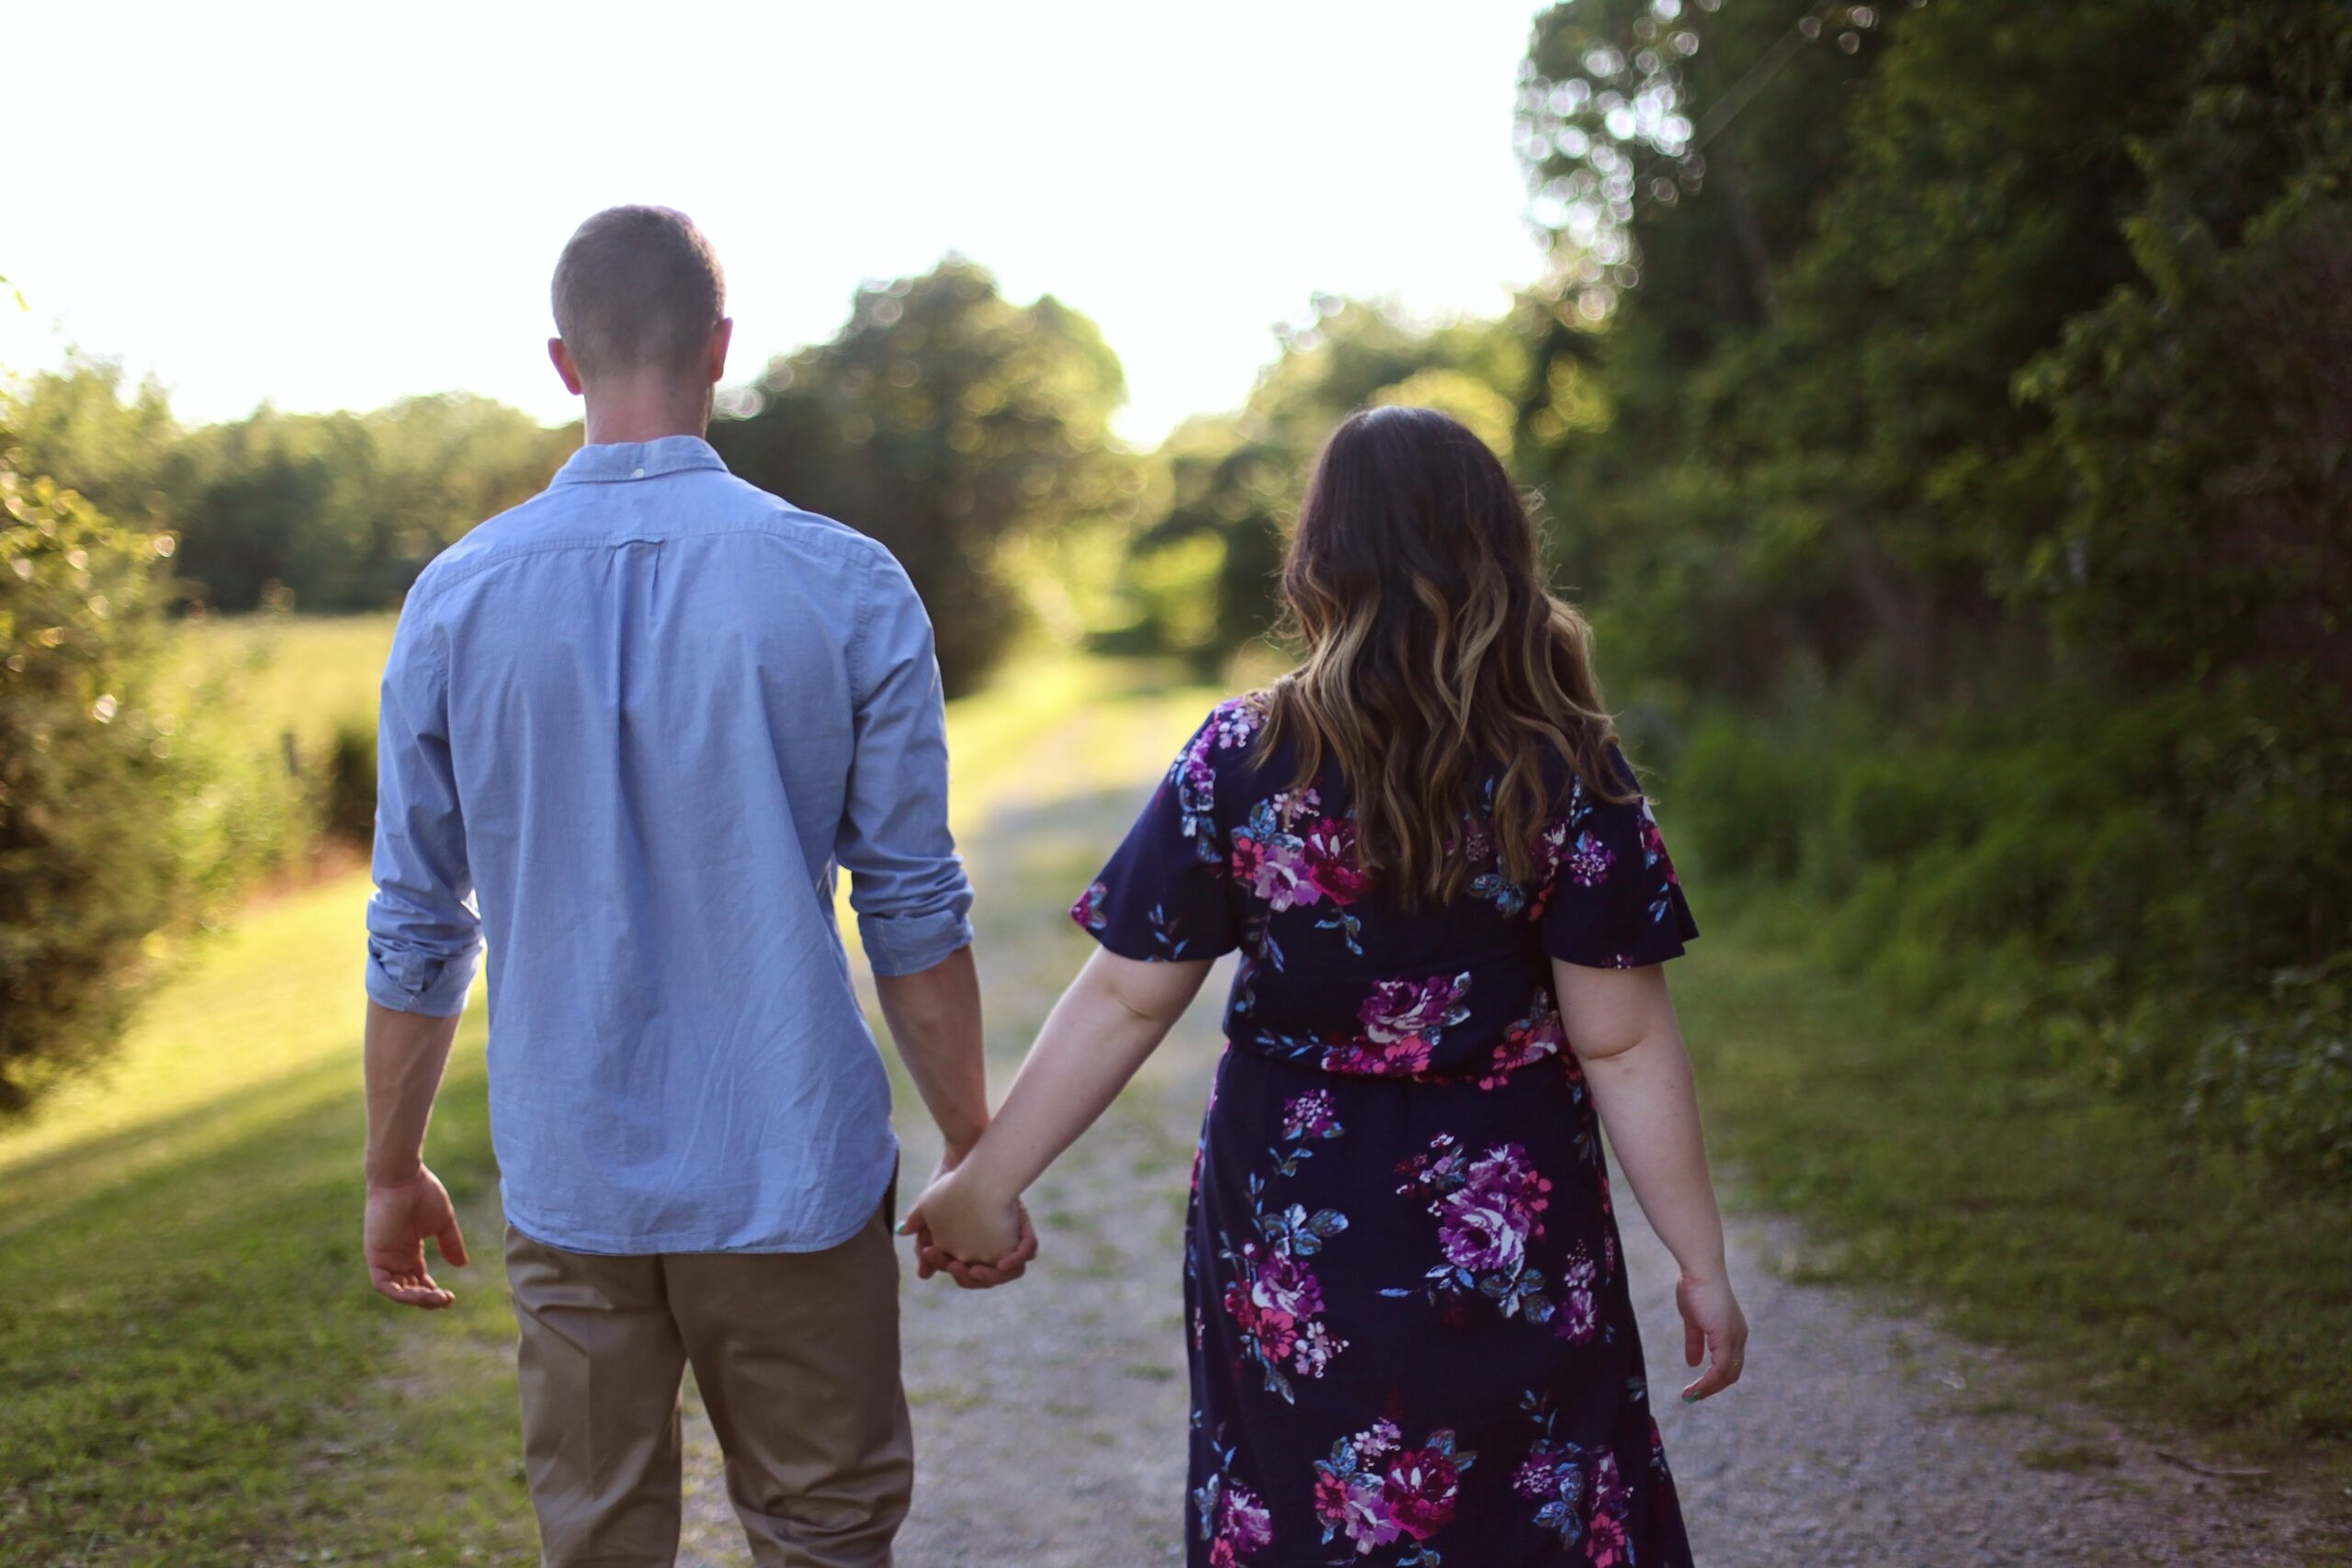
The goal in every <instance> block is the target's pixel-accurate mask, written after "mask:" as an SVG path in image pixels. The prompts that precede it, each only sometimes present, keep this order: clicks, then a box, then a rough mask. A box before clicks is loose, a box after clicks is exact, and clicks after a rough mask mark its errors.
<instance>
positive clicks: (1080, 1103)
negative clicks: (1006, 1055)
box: [903, 949, 1209, 1277]
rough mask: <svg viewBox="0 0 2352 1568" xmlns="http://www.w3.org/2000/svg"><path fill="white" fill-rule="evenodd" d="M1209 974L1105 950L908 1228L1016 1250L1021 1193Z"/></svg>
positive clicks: (992, 1254) (943, 1247) (950, 1243)
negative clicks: (978, 1133)
mask: <svg viewBox="0 0 2352 1568" xmlns="http://www.w3.org/2000/svg"><path fill="white" fill-rule="evenodd" d="M1208 971H1209V965H1208V961H1207V960H1205V959H1202V960H1197V961H1188V962H1180V963H1171V964H1147V963H1143V962H1140V961H1138V960H1136V959H1132V958H1122V957H1120V956H1119V955H1118V954H1116V953H1111V952H1109V951H1107V950H1100V949H1098V950H1097V951H1096V953H1094V955H1093V956H1092V957H1091V958H1090V959H1088V960H1087V963H1086V967H1084V968H1083V969H1080V971H1079V972H1078V977H1077V978H1076V979H1074V980H1072V981H1071V982H1070V984H1069V989H1068V990H1066V991H1064V992H1063V993H1062V998H1061V1000H1059V1001H1058V1002H1056V1003H1055V1004H1054V1010H1053V1012H1052V1014H1051V1015H1050V1016H1048V1017H1047V1018H1046V1026H1045V1028H1044V1029H1042V1030H1040V1031H1039V1032H1038V1034H1037V1043H1035V1045H1033V1046H1031V1047H1030V1049H1029V1056H1028V1059H1027V1060H1026V1061H1024V1062H1023V1063H1022V1064H1021V1072H1020V1074H1019V1076H1017V1077H1014V1079H1013V1080H1012V1090H1011V1091H1010V1092H1009V1093H1008V1094H1006V1096H1005V1099H1004V1104H1003V1106H1002V1107H1001V1109H1000V1110H999V1111H997V1113H996V1115H995V1116H994V1118H992V1119H991V1120H990V1122H989V1128H988V1132H987V1133H986V1134H983V1135H982V1136H981V1138H980V1141H979V1143H978V1145H976V1146H975V1147H974V1148H973V1150H972V1152H971V1153H970V1154H969V1155H968V1156H966V1157H965V1160H964V1162H963V1163H962V1164H961V1165H959V1166H957V1167H956V1169H954V1170H953V1171H951V1172H949V1173H947V1174H946V1175H945V1176H943V1177H942V1178H941V1179H939V1180H938V1181H936V1182H934V1183H933V1185H932V1187H931V1189H930V1190H928V1191H926V1192H925V1193H924V1194H923V1195H922V1198H921V1199H920V1200H919V1201H917V1202H916V1204H915V1206H914V1208H913V1209H912V1210H911V1211H910V1212H909V1213H908V1215H907V1222H906V1224H905V1226H904V1227H903V1228H904V1229H906V1230H909V1231H910V1232H917V1233H921V1234H922V1235H925V1237H926V1242H927V1245H928V1246H929V1247H935V1248H936V1249H937V1250H938V1251H939V1252H940V1253H942V1254H944V1255H945V1258H948V1259H969V1260H977V1261H986V1260H988V1259H990V1258H998V1257H1001V1256H1002V1255H1003V1254H1005V1253H1008V1252H1010V1251H1012V1248H1013V1247H1015V1246H1016V1245H1018V1243H1019V1240H1020V1222H1019V1217H1018V1205H1019V1201H1020V1198H1021V1194H1022V1193H1023V1191H1025V1190H1027V1189H1028V1187H1029V1184H1030V1183H1031V1182H1033V1181H1035V1180H1036V1179H1037V1178H1038V1177H1039V1176H1041V1175H1043V1174H1044V1173H1045V1170H1046V1167H1047V1166H1050V1165H1051V1164H1053V1163H1054V1161H1055V1160H1056V1159H1057V1158H1059V1157H1060V1156H1061V1154H1062V1151H1064V1150H1065V1149H1067V1148H1069V1146H1070V1145H1072V1144H1074V1143H1076V1142H1077V1141H1078V1139H1079V1135H1080V1134H1082V1133H1084V1132H1085V1131H1086V1129H1087V1128H1089V1127H1091V1126H1092V1125H1093V1124H1094V1122H1095V1120H1096V1119H1097V1118H1098V1117H1100V1116H1101V1115H1102V1114H1103V1111H1107V1110H1108V1109H1110V1105H1111V1102H1112V1101H1113V1100H1116V1099H1117V1098H1118V1096H1119V1090H1120V1089H1124V1088H1125V1087H1126V1083H1127V1080H1128V1079H1129V1078H1131V1077H1134V1076H1135V1074H1136V1068H1138V1067H1140V1066H1143V1063H1144V1059H1145V1058H1146V1057H1148V1056H1149V1055H1151V1053H1152V1052H1153V1051H1155V1050H1156V1049H1158V1048H1159V1043H1160V1042H1161V1041H1162V1040H1164V1039H1166V1038H1167V1037H1168V1031H1169V1030H1170V1028H1171V1027H1172V1026H1173V1025H1174V1024H1175V1022H1176V1021H1177V1020H1178V1019H1179V1018H1181V1017H1182V1016H1183V1012H1184V1009H1185V1008H1186V1007H1187V1006H1189V1005H1190V1004H1191V1002H1192V1000H1193V996H1194V995H1195V994H1196V993H1197V992H1198V991H1199V990H1200V988H1201V982H1202V980H1203V979H1204V978H1205V977H1206V976H1207V975H1208ZM959 1277H960V1276H959Z"/></svg>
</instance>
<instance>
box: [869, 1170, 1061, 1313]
mask: <svg viewBox="0 0 2352 1568" xmlns="http://www.w3.org/2000/svg"><path fill="white" fill-rule="evenodd" d="M899 1231H900V1232H901V1233H902V1234H904V1235H912V1236H913V1237H914V1238H915V1257H916V1260H917V1263H918V1265H919V1267H920V1269H921V1272H922V1276H923V1277H925V1278H928V1277H929V1276H930V1274H931V1273H932V1272H933V1270H934V1269H945V1270H946V1271H947V1272H948V1273H949V1274H950V1275H951V1276H953V1277H954V1279H955V1280H956V1283H957V1284H958V1285H962V1286H965V1287H967V1288H974V1287H985V1286H988V1285H996V1284H1002V1283H1004V1282H1005V1281H1006V1280H1014V1279H1018V1278H1020V1276H1021V1273H1022V1270H1023V1269H1025V1268H1026V1267H1027V1266H1028V1263H1029V1260H1030V1259H1031V1258H1035V1256H1036V1254H1037V1239H1036V1234H1035V1231H1033V1230H1032V1229H1031V1228H1030V1224H1029V1215H1028V1212H1027V1211H1026V1210H1024V1209H1023V1207H1022V1206H1021V1201H1020V1200H1019V1199H1018V1198H1015V1197H1012V1196H1010V1195H1008V1194H1003V1193H997V1192H991V1191H989V1190H987V1189H986V1187H985V1186H984V1184H983V1183H981V1182H980V1181H979V1180H978V1179H976V1178H974V1177H973V1176H971V1175H968V1174H967V1173H965V1171H964V1168H962V1167H960V1166H959V1167H957V1168H955V1169H951V1170H946V1171H944V1172H942V1173H941V1174H940V1175H939V1176H938V1177H937V1178H936V1179H933V1182H932V1184H931V1186H930V1187H929V1188H928V1189H926V1190H924V1192H923V1195H922V1197H921V1198H919V1199H917V1200H916V1201H915V1206H914V1207H913V1208H912V1209H910V1210H909V1211H908V1213H907V1218H906V1223H905V1224H902V1225H900V1226H899Z"/></svg>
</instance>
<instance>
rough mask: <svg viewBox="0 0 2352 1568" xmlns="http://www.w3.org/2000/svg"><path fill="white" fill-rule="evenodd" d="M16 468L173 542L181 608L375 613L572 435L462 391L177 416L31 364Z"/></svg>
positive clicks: (82, 374) (98, 369) (96, 377)
mask: <svg viewBox="0 0 2352 1568" xmlns="http://www.w3.org/2000/svg"><path fill="white" fill-rule="evenodd" d="M14 422H15V425H16V440H17V449H18V451H19V452H20V453H21V455H22V458H21V460H22V462H23V464H24V466H25V469H26V471H27V472H29V473H38V474H48V475H51V476H55V477H57V478H59V479H61V480H62V482H65V483H67V484H70V485H71V486H72V488H73V489H74V491H76V492H77V493H78V494H79V495H80V496H81V497H82V499H83V501H84V502H86V503H87V504H88V505H89V506H91V507H92V508H93V509H95V510H96V512H98V513H100V514H102V515H105V516H107V517H112V518H116V519H119V520H123V521H126V522H132V523H137V524H140V525H144V526H147V527H149V528H151V529H161V530H168V531H170V532H172V533H174V534H175V535H176V536H177V537H178V538H179V540H180V543H181V548H180V550H179V553H178V557H177V558H176V560H175V573H174V593H175V598H176V600H177V602H178V603H179V604H182V605H183V606H198V607H204V608H209V609H213V610H220V611H228V612H237V611H246V610H254V609H260V608H265V607H270V608H282V609H298V610H301V611H304V612H312V613H320V614H329V615H332V614H337V613H343V612H349V611H356V610H382V609H390V608H391V607H393V606H395V605H397V604H399V603H400V601H401V594H403V593H405V592H407V591H408V585H409V584H410V583H411V582H413V581H415V579H416V574H417V572H418V571H419V570H421V569H422V568H423V567H424V563H425V562H426V561H428V560H431V559H432V558H433V557H434V556H435V555H436V554H437V553H439V552H440V551H441V550H442V549H443V548H445V547H447V546H448V545H449V543H450V542H451V541H453V540H455V539H456V538H457V537H458V536H459V535H461V534H463V533H464V532H465V531H466V530H467V529H469V528H470V527H472V526H473V525H475V524H477V523H480V522H481V520H482V519H483V518H485V517H489V516H491V515H492V514H493V513H499V512H503V511H504V510H505V509H506V508H507V507H510V506H512V505H514V504H515V502H519V501H522V500H525V499H526V498H527V497H529V496H531V495H534V494H536V493H537V491H539V490H540V489H541V488H542V487H543V486H544V485H545V484H546V483H547V480H548V475H549V474H552V473H553V472H554V471H555V470H556V468H558V467H559V466H560V465H561V463H562V462H563V459H564V457H566V456H567V455H568V454H569V453H570V452H571V449H572V448H573V447H575V446H578V445H579V444H580V435H579V429H578V427H577V426H572V427H570V428H566V429H560V430H549V429H547V428H545V427H544V426H542V425H540V424H539V423H538V422H537V421H536V420H534V419H532V418H531V417H530V416H528V415H527V414H525V413H523V412H520V411H518V410H515V409H511V408H508V407H506V406H505V405H504V404H503V403H498V402H494V401H492V400H490V399H487V398H478V397H471V396H468V395H466V394H463V393H457V394H444V395H441V396H436V397H423V398H406V399H403V400H401V401H399V402H396V403H393V404H391V405H390V407H388V408H383V409H379V410H377V411H375V412H372V413H323V414H313V413H285V412H279V411H277V410H276V409H272V408H269V407H267V406H264V407H262V408H260V409H257V410H255V411H254V412H253V413H252V414H250V415H248V416H247V417H245V418H243V419H240V420H232V421H230V422H227V423H220V424H211V425H204V426H200V427H198V428H195V429H189V428H186V427H183V426H182V425H181V424H180V423H179V422H178V421H177V420H176V419H175V418H174V417H173V415H172V411H171V405H170V401H169V400H168V399H167V398H166V396H165V395H164V391H163V389H161V388H160V387H158V386H156V385H155V384H153V382H152V381H151V382H148V383H146V384H144V385H141V386H139V387H136V388H128V387H125V386H124V384H123V379H122V373H121V370H120V368H119V367H118V366H115V365H112V364H109V363H107V362H104V361H95V362H93V361H82V362H77V363H74V364H72V365H69V366H68V367H66V368H64V369H62V370H54V371H50V372H46V373H44V374H41V375H39V376H35V377H32V378H29V380H28V382H27V383H26V384H25V385H24V387H23V388H22V389H20V391H19V393H18V396H17V400H16V412H15V415H14Z"/></svg>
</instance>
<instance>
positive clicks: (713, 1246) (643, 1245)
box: [506, 1146, 899, 1258]
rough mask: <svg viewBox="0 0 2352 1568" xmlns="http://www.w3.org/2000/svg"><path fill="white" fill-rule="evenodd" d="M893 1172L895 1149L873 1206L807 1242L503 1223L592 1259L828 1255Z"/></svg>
mask: <svg viewBox="0 0 2352 1568" xmlns="http://www.w3.org/2000/svg"><path fill="white" fill-rule="evenodd" d="M898 1169H899V1164H898V1150H897V1149H896V1147H895V1146H894V1147H893V1148H892V1150H891V1153H890V1158H889V1159H888V1160H887V1161H886V1162H884V1174H883V1178H882V1179H881V1180H880V1181H879V1182H877V1183H876V1185H875V1189H874V1201H872V1202H871V1203H869V1204H867V1205H866V1206H865V1207H864V1208H861V1209H860V1210H859V1211H858V1213H857V1215H856V1217H855V1218H854V1219H853V1220H851V1221H849V1222H848V1223H846V1224H843V1225H842V1227H841V1228H839V1229H838V1230H828V1231H824V1232H820V1234H819V1235H816V1236H815V1237H813V1238H807V1239H803V1238H801V1237H797V1236H795V1237H791V1238H789V1239H786V1238H785V1237H782V1236H771V1237H768V1238H763V1239H762V1240H758V1241H748V1242H729V1241H724V1240H720V1239H718V1238H716V1237H714V1236H713V1235H710V1233H708V1232H707V1231H660V1232H656V1233H654V1234H652V1235H626V1236H624V1235H599V1234H594V1233H590V1232H584V1231H567V1230H566V1229H564V1228H563V1227H562V1226H560V1225H547V1224H540V1223H539V1222H538V1221H537V1220H535V1219H533V1218H531V1217H530V1216H528V1215H527V1214H523V1213H517V1212H516V1210H515V1207H514V1206H513V1205H512V1203H509V1204H508V1206H507V1209H506V1223H507V1224H511V1225H513V1226H514V1227H515V1229H516V1230H518V1231H520V1232H522V1233H523V1235H525V1236H526V1237H527V1238H529V1239H530V1240H532V1241H535V1242H537V1243H538V1244H539V1245H540V1246H541V1247H554V1248H555V1249H556V1250H557V1251H559V1252H580V1253H586V1254H588V1255H589V1256H591V1257H596V1258H645V1257H651V1256H653V1255H655V1254H657V1253H677V1252H723V1253H744V1254H754V1255H780V1254H793V1253H809V1252H830V1251H831V1250H832V1249H833V1248H834V1247H840V1246H842V1245H843V1244H844V1243H846V1242H848V1241H850V1240H852V1239H854V1237H855V1236H856V1235H857V1234H858V1233H859V1232H860V1231H862V1230H864V1229H865V1227H866V1226H867V1225H868V1224H871V1223H872V1221H873V1219H874V1214H875V1212H876V1210H877V1209H879V1208H880V1207H881V1206H882V1203H883V1201H884V1200H885V1198H886V1197H887V1196H888V1192H889V1189H890V1183H891V1182H892V1181H894V1180H896V1179H897V1177H898Z"/></svg>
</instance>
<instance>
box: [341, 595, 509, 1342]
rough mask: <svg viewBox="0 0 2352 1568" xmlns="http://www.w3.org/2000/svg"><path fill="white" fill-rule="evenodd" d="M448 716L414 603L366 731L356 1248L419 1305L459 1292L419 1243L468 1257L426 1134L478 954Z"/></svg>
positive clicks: (374, 1275)
mask: <svg viewBox="0 0 2352 1568" xmlns="http://www.w3.org/2000/svg"><path fill="white" fill-rule="evenodd" d="M447 716H448V687H447V671H446V669H445V667H444V665H443V663H442V660H441V656H440V652H439V649H438V648H437V647H436V646H435V638H434V636H433V634H432V632H431V630H430V629H429V628H428V627H427V626H425V625H424V621H423V617H422V616H421V615H418V614H416V613H415V603H414V600H413V599H412V601H411V606H410V610H409V611H408V612H406V613H403V614H402V615H401V626H400V630H399V632H398V633H397V634H396V635H395V636H394V637H393V639H392V652H391V657H390V660H388V661H387V662H386V664H385V668H384V689H383V703H382V707H381V710H380V716H379V721H378V731H377V746H376V757H377V762H376V861H375V876H376V896H375V897H373V898H372V899H370V900H369V901H368V1029H367V1044H366V1055H367V1078H368V1153H367V1163H366V1175H367V1182H368V1204H367V1217H366V1224H365V1243H364V1250H365V1252H366V1255H367V1259H368V1278H369V1279H370V1280H372V1281H373V1282H374V1284H375V1287H376V1290H377V1292H378V1293H379V1294H380V1295H383V1296H385V1297H387V1298H388V1299H390V1300H391V1301H396V1302H400V1303H403V1304H405V1305H409V1306H418V1307H426V1308H434V1307H446V1306H447V1305H448V1304H449V1303H451V1302H452V1301H454V1300H456V1299H457V1298H456V1297H454V1296H452V1295H451V1294H450V1293H449V1292H447V1290H444V1289H443V1288H442V1287H441V1286H440V1285H439V1284H438V1283H437V1282H436V1281H435V1280H434V1278H433V1276H432V1273H431V1272H430V1270H428V1269H427V1268H426V1267H425V1261H424V1242H425V1238H426V1237H427V1236H430V1237H432V1238H433V1239H434V1241H435V1244H436V1245H437V1246H438V1247H440V1250H441V1256H442V1258H443V1259H444V1260H445V1261H447V1262H448V1263H450V1264H453V1265H457V1266H459V1267H462V1266H463V1265H464V1263H465V1261H466V1244H465V1238H464V1237H463V1236H462V1235H459V1234H458V1216H457V1212H456V1210H455V1209H454V1208H453V1207H452V1206H451V1204H450V1202H449V1194H448V1192H447V1190H444V1189H443V1187H442V1185H441V1182H440V1179H438V1178H437V1177H435V1175H434V1174H433V1172H432V1171H430V1170H428V1169H427V1168H425V1165H424V1132H425V1127H426V1124H427V1123H428V1122H430V1121H431V1120H432V1115H433V1100H434V1096H435V1094H436V1093H437V1092H438V1091H439V1089H440V1087H441V1075H442V1072H443V1070H444V1069H445V1068H446V1067H447V1064H448V1060H449V1047H450V1044H451V1043H452V1042H453V1041H455V1040H456V1038H457V1034H458V1016H459V1015H460V1014H462V1013H463V1012H464V1011H465V1008H466V993H467V991H468V990H469V988H470V987H471V986H472V984H473V977H474V970H475V966H476V964H478V963H479V962H480V958H481V919H480V917H479V916H477V915H476V914H475V912H474V909H473V907H472V904H471V903H470V898H471V895H472V893H473V876H472V873H471V870H470V868H469V864H468V862H467V859H466V835H465V821H464V818H463V815H462V813H461V812H460V810H459V808H458V785H457V774H456V771H455V768H454V766H453V765H452V762H451V759H450V753H449V733H448V722H447Z"/></svg>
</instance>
